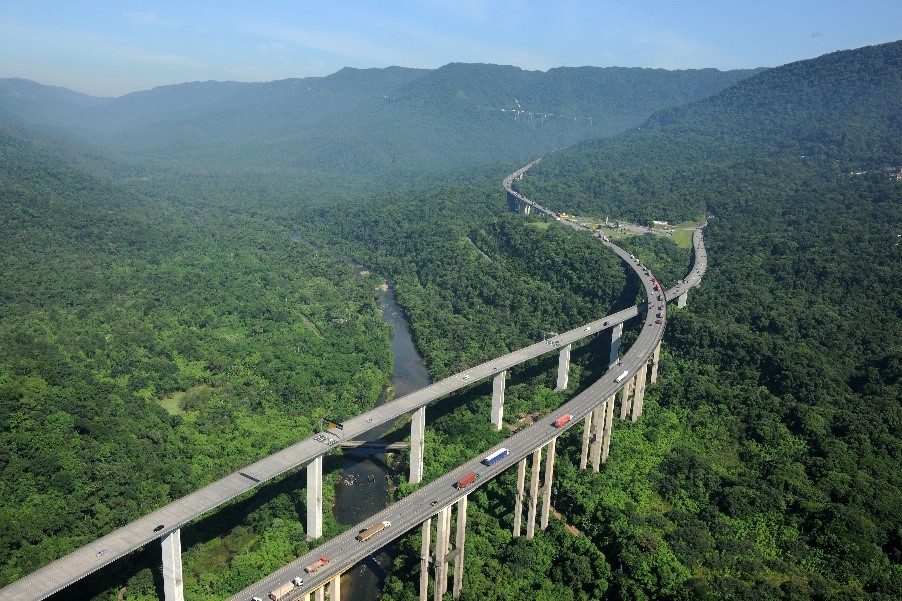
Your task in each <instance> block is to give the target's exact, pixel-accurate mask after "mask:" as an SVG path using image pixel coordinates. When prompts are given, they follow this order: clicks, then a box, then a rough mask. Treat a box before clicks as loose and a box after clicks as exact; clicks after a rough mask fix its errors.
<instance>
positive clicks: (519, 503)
mask: <svg viewBox="0 0 902 601" xmlns="http://www.w3.org/2000/svg"><path fill="white" fill-rule="evenodd" d="M525 484H526V457H524V458H523V459H521V460H520V462H519V463H518V464H517V497H516V501H515V502H514V538H517V537H518V536H520V527H521V525H522V524H523V486H524V485H525Z"/></svg>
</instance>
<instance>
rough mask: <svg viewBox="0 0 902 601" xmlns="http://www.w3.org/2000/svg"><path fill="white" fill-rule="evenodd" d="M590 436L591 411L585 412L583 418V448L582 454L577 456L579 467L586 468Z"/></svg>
mask: <svg viewBox="0 0 902 601" xmlns="http://www.w3.org/2000/svg"><path fill="white" fill-rule="evenodd" d="M591 437H592V412H591V411H590V412H589V413H587V414H586V419H585V420H583V450H582V454H580V456H579V469H581V470H584V469H586V465H587V464H588V462H589V442H590V439H591Z"/></svg>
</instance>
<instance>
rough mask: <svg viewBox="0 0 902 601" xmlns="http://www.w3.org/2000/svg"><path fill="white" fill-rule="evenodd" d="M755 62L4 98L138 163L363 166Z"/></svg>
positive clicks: (450, 163) (344, 73)
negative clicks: (91, 97)
mask: <svg viewBox="0 0 902 601" xmlns="http://www.w3.org/2000/svg"><path fill="white" fill-rule="evenodd" d="M755 72H756V71H753V70H737V71H727V72H721V71H717V70H714V69H706V70H690V71H663V70H654V69H618V68H606V69H599V68H595V67H584V68H580V69H553V70H550V71H548V72H544V73H543V72H538V71H523V70H521V69H518V68H515V67H503V66H498V65H482V64H452V65H447V66H445V67H442V68H440V69H435V70H424V69H408V68H401V67H390V68H386V69H364V70H361V69H349V68H346V69H342V70H341V71H339V72H337V73H335V74H333V75H330V76H328V77H309V78H304V79H286V80H282V81H274V82H268V83H236V82H195V83H187V84H179V85H171V86H162V87H158V88H154V89H153V90H148V91H145V92H136V93H133V94H127V95H125V96H122V97H120V98H116V99H112V100H109V99H97V100H96V101H94V102H82V103H79V102H74V101H72V100H71V99H68V98H59V94H58V93H57V91H56V90H55V89H50V88H46V89H44V91H45V92H46V93H42V89H43V88H41V87H40V86H37V85H36V84H34V83H33V82H24V81H22V80H3V81H0V112H4V113H6V114H7V115H9V116H12V117H16V118H18V119H21V120H23V121H24V122H26V123H28V124H29V125H39V126H46V125H53V126H56V127H60V128H62V129H63V130H64V131H66V132H69V133H71V134H75V135H78V136H81V137H83V138H85V139H88V140H92V141H93V142H95V143H97V144H99V145H101V146H102V147H104V148H107V149H109V150H111V151H114V152H115V153H116V155H117V156H119V157H121V158H130V159H131V160H133V161H134V162H135V163H136V164H142V163H144V162H147V161H150V162H152V164H154V165H158V166H166V167H174V168H177V169H179V170H184V171H190V172H197V173H207V172H212V173H219V174H224V173H235V172H254V173H265V174H272V173H284V172H292V173H304V172H319V173H322V172H327V173H335V174H347V175H348V176H351V175H350V174H352V173H353V174H354V175H356V176H360V175H364V174H368V173H386V172H393V173H398V172H410V171H412V170H417V171H424V170H426V171H434V170H447V169H450V168H459V167H463V166H470V165H478V164H481V163H485V162H491V161H496V160H508V159H510V160H519V159H521V158H523V157H528V156H530V155H532V154H535V153H542V152H547V151H550V150H551V149H553V148H558V147H561V146H566V145H569V144H572V143H573V142H576V141H578V140H583V139H587V138H591V137H595V136H608V135H611V134H614V133H617V132H620V131H623V130H625V129H628V128H630V127H635V126H636V125H638V124H640V123H641V122H642V121H643V120H644V119H646V118H648V116H649V115H651V114H652V113H654V112H655V111H658V110H660V109H662V108H666V107H672V106H677V105H680V104H683V103H686V102H690V101H693V100H697V99H699V98H703V97H705V96H708V95H710V94H713V93H716V92H718V91H720V90H722V89H724V88H726V87H728V86H730V85H732V84H733V83H735V82H736V81H739V80H741V79H743V78H745V77H748V76H749V75H751V74H753V73H755ZM73 95H74V93H73ZM23 98H27V99H28V101H27V102H23ZM78 98H81V97H80V96H79V97H78Z"/></svg>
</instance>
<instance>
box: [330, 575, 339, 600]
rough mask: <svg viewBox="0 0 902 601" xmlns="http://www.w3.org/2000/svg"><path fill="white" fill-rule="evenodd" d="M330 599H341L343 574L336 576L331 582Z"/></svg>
mask: <svg viewBox="0 0 902 601" xmlns="http://www.w3.org/2000/svg"><path fill="white" fill-rule="evenodd" d="M329 601H341V574H338V575H337V576H335V578H333V579H332V582H331V583H330V584H329Z"/></svg>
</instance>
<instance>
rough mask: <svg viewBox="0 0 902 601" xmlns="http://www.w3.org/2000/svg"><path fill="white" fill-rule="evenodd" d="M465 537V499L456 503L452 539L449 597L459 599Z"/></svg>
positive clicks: (462, 574) (462, 576)
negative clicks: (452, 553)
mask: <svg viewBox="0 0 902 601" xmlns="http://www.w3.org/2000/svg"><path fill="white" fill-rule="evenodd" d="M466 536H467V497H466V496H464V497H463V498H462V499H461V500H460V501H458V502H457V534H456V536H455V539H454V550H455V551H456V553H455V555H454V581H453V583H452V585H451V596H452V597H454V598H455V599H457V598H458V597H460V589H461V587H462V586H463V582H464V543H465V541H466Z"/></svg>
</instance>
